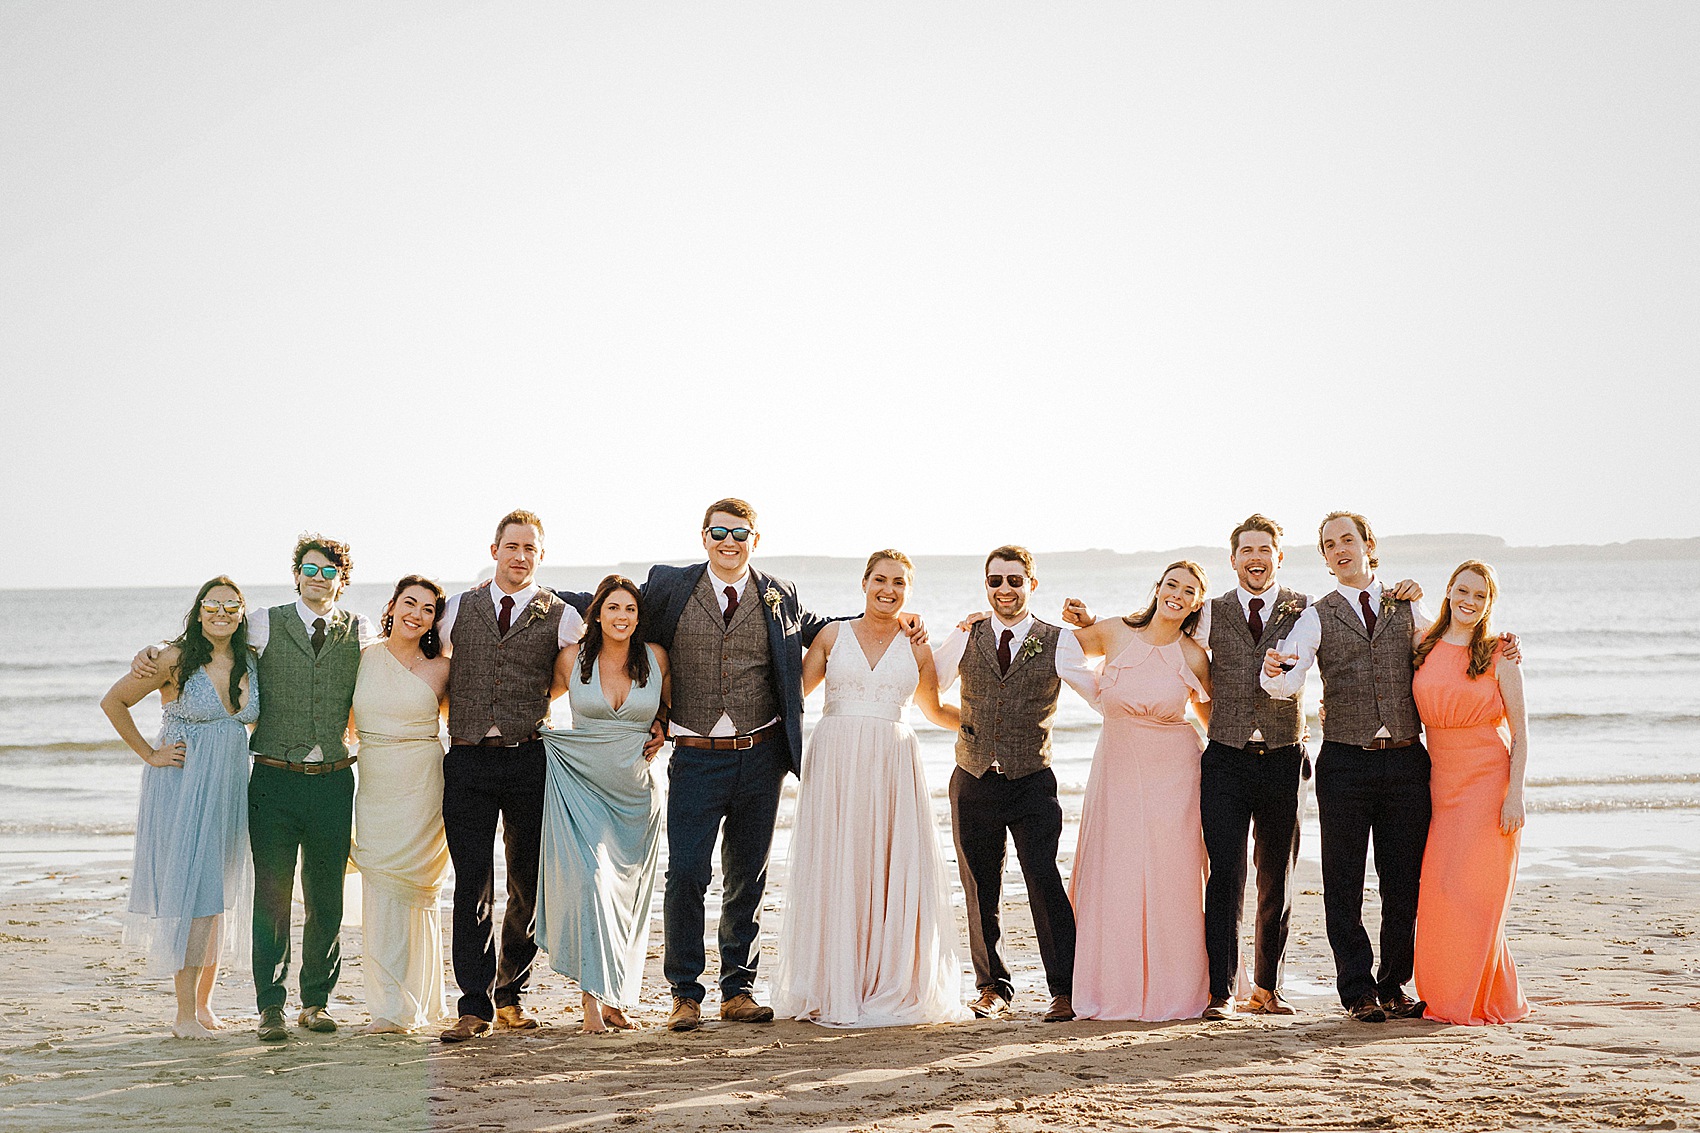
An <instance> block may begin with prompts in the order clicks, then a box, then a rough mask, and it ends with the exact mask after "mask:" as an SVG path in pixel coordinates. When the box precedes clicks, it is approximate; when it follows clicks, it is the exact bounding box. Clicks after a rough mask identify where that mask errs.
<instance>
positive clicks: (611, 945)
mask: <svg viewBox="0 0 1700 1133" xmlns="http://www.w3.org/2000/svg"><path fill="white" fill-rule="evenodd" d="M590 614H591V616H590V619H589V621H588V624H587V625H586V626H585V632H584V639H583V640H582V641H581V642H579V644H577V645H574V646H569V647H568V648H566V649H564V650H562V651H561V655H560V657H559V658H558V659H557V660H556V663H555V682H554V689H553V692H552V695H553V696H559V695H561V693H562V692H563V691H564V692H566V694H567V699H568V703H569V704H571V705H572V710H573V727H572V730H571V731H558V730H546V731H544V733H543V743H544V746H545V748H546V749H547V751H548V753H549V762H548V783H547V786H546V787H545V788H544V795H543V861H542V870H541V875H540V877H539V880H538V885H537V944H538V947H540V948H542V949H543V950H544V951H545V952H547V953H548V954H549V966H550V967H551V968H553V969H554V970H555V971H557V972H559V973H561V974H562V975H563V976H567V977H569V978H571V979H573V980H575V981H577V983H578V985H579V990H580V991H581V992H582V993H583V1001H584V1029H585V1030H586V1031H606V1030H609V1029H610V1028H612V1029H615V1030H630V1029H632V1027H633V1026H634V1024H633V1023H632V1022H631V1020H629V1019H628V1018H627V1017H626V1012H627V1011H630V1010H631V1009H632V1008H633V1007H635V1006H636V1005H637V1002H638V999H639V997H640V989H641V985H642V982H643V963H644V956H645V953H646V952H647V950H648V947H649V905H650V898H651V897H652V896H653V895H654V893H655V867H656V863H657V861H658V860H659V857H660V844H661V813H662V810H663V802H664V800H663V798H662V789H661V784H660V783H659V782H657V780H656V778H655V769H654V767H653V766H652V765H651V763H650V760H649V759H646V758H645V757H644V754H643V746H644V741H645V740H646V739H648V738H649V727H650V724H651V723H652V722H653V721H655V720H656V719H657V718H658V717H659V716H661V715H663V713H664V711H665V706H666V705H667V703H668V692H669V685H668V671H667V654H666V653H665V652H663V651H662V649H661V648H660V647H659V646H655V645H646V644H645V643H644V640H643V633H642V631H641V629H640V627H639V624H638V585H637V583H635V582H633V581H632V580H631V579H629V578H622V577H621V576H619V575H609V576H608V577H607V578H605V579H603V580H602V583H601V585H599V586H598V587H597V588H596V595H595V597H594V598H592V599H591V603H590Z"/></svg>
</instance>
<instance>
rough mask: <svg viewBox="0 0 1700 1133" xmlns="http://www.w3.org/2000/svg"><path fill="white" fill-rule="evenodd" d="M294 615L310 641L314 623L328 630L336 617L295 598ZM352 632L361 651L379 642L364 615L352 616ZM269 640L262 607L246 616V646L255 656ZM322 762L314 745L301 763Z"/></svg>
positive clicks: (321, 754)
mask: <svg viewBox="0 0 1700 1133" xmlns="http://www.w3.org/2000/svg"><path fill="white" fill-rule="evenodd" d="M295 613H296V616H298V617H299V618H300V619H301V625H302V627H303V628H304V629H306V631H307V640H309V641H311V640H312V639H313V623H314V621H316V620H318V619H319V618H323V619H324V620H325V626H326V627H327V629H328V628H329V626H330V624H331V619H332V618H333V617H335V616H336V613H337V608H336V607H335V606H332V607H331V608H330V609H329V610H326V611H325V612H324V613H322V614H316V613H314V612H313V609H312V607H310V606H308V605H307V603H305V602H303V601H302V600H301V599H299V598H297V599H296V600H295ZM354 632H355V633H356V634H357V635H358V636H359V639H360V648H362V649H364V648H366V647H367V646H368V645H371V644H372V643H373V642H375V641H377V640H379V637H378V630H377V627H376V626H374V625H373V624H372V619H371V618H368V617H367V616H366V615H365V614H355V615H354ZM271 639H272V618H271V609H270V608H269V607H262V608H261V609H258V610H254V611H253V612H252V613H250V614H249V615H248V644H249V645H251V646H252V647H253V649H254V652H255V653H256V654H260V653H264V652H265V651H266V643H267V642H269V641H270V640H271ZM324 760H325V753H324V752H323V751H322V750H321V749H320V748H319V745H318V744H314V745H313V750H312V751H310V752H308V753H307V755H306V756H305V757H304V758H303V759H302V760H301V762H303V763H323V762H324Z"/></svg>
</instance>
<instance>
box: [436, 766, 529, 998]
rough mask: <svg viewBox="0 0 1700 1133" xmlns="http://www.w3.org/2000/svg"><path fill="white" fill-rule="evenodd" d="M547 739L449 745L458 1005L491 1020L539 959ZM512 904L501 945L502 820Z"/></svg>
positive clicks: (446, 802)
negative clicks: (539, 878) (498, 885)
mask: <svg viewBox="0 0 1700 1133" xmlns="http://www.w3.org/2000/svg"><path fill="white" fill-rule="evenodd" d="M543 779H544V755H543V741H542V740H532V741H531V742H530V743H524V744H520V745H519V746H518V747H510V748H492V747H471V746H465V745H461V744H456V745H455V746H453V747H451V748H449V752H448V755H447V756H445V757H444V759H443V832H444V834H445V835H446V836H447V838H448V843H449V857H450V859H452V860H453V862H454V867H455V894H454V948H453V952H454V971H455V982H456V983H458V984H459V985H460V1005H459V1011H460V1014H462V1015H476V1016H477V1017H478V1018H480V1019H485V1020H489V1019H493V1018H494V1017H495V1014H496V1011H495V1009H496V1008H497V1007H510V1006H513V1005H515V1004H517V1003H519V997H520V995H521V993H522V992H524V991H525V985H526V981H527V980H529V979H530V978H531V964H532V961H533V960H535V959H536V958H537V940H536V937H535V936H534V935H533V931H534V929H535V927H536V920H537V871H538V865H539V858H540V854H541V847H542V837H543ZM498 817H500V818H501V821H502V843H503V850H504V858H505V861H506V865H507V871H508V904H507V909H506V910H505V911H504V912H503V914H502V931H501V949H500V952H498V950H497V947H496V933H495V929H494V918H495V885H496V846H495V843H496V819H497V818H498Z"/></svg>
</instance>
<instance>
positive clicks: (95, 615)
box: [0, 548, 1700, 854]
mask: <svg viewBox="0 0 1700 1133" xmlns="http://www.w3.org/2000/svg"><path fill="white" fill-rule="evenodd" d="M1291 557H1292V558H1293V559H1294V560H1304V561H1307V562H1313V561H1314V556H1313V555H1311V554H1309V553H1308V549H1307V548H1300V549H1298V550H1296V551H1295V552H1294V553H1293V555H1292V556H1291ZM1455 561H1456V560H1451V559H1449V560H1447V561H1445V562H1437V561H1421V560H1412V561H1409V562H1392V561H1386V562H1383V564H1382V570H1381V576H1382V577H1383V578H1385V579H1388V580H1394V579H1398V578H1402V577H1413V578H1416V579H1417V580H1418V581H1419V582H1421V583H1422V584H1423V585H1424V587H1425V588H1426V589H1427V590H1428V592H1429V594H1430V596H1431V602H1430V604H1431V607H1432V606H1433V605H1435V604H1436V603H1435V601H1434V600H1433V599H1434V598H1437V597H1438V595H1439V593H1440V590H1441V589H1442V587H1444V585H1445V583H1446V578H1447V575H1448V574H1449V573H1450V569H1451V567H1452V566H1453V565H1455ZM1204 565H1205V567H1206V568H1207V570H1209V572H1210V573H1211V576H1212V577H1211V580H1210V581H1211V587H1210V589H1211V591H1212V592H1213V593H1221V592H1222V591H1223V590H1224V589H1226V588H1227V587H1229V586H1230V585H1231V584H1232V582H1233V577H1232V575H1231V573H1230V572H1229V570H1228V568H1227V565H1226V563H1225V562H1224V561H1219V562H1205V564H1204ZM1694 566H1695V564H1694V562H1693V560H1691V559H1673V560H1665V561H1659V560H1652V561H1648V560H1628V559H1626V560H1624V561H1611V560H1604V559H1594V560H1590V561H1558V562H1553V563H1550V564H1540V563H1535V562H1511V563H1508V564H1506V565H1505V566H1504V567H1502V568H1501V572H1500V577H1501V585H1502V589H1503V593H1502V596H1501V600H1500V604H1499V607H1498V609H1497V610H1496V624H1497V625H1498V626H1500V627H1501V628H1505V629H1510V630H1514V631H1515V632H1517V633H1518V634H1519V635H1520V636H1521V638H1522V642H1523V649H1524V653H1525V662H1524V671H1525V674H1526V684H1527V687H1528V695H1529V710H1530V722H1529V726H1530V737H1531V745H1530V760H1529V774H1528V784H1529V786H1528V792H1527V796H1528V804H1529V810H1530V812H1531V815H1532V818H1531V826H1532V827H1533V826H1534V825H1535V824H1536V823H1538V821H1539V816H1540V815H1542V814H1543V813H1545V814H1554V813H1561V812H1574V813H1588V812H1619V815H1620V817H1621V818H1623V819H1625V820H1633V816H1634V815H1635V814H1637V813H1641V814H1646V813H1649V812H1669V811H1673V810H1674V811H1693V810H1700V596H1697V595H1696V591H1695V589H1694V587H1693V586H1692V584H1691V577H1690V576H1691V575H1692V573H1693V569H1694ZM1158 572H1159V567H1149V568H1144V569H1128V568H1126V567H1125V566H1123V567H1119V568H1116V569H1107V568H1099V567H1080V566H1070V567H1066V568H1062V569H1058V570H1055V571H1047V568H1046V564H1045V560H1044V559H1043V557H1041V558H1040V560H1039V563H1038V573H1039V579H1040V588H1039V590H1038V592H1037V593H1036V594H1035V601H1034V607H1035V610H1036V611H1037V612H1038V613H1039V615H1040V616H1041V617H1044V618H1047V619H1049V620H1053V621H1054V620H1057V616H1058V611H1059V609H1060V607H1061V604H1062V600H1063V599H1064V598H1065V597H1069V596H1079V597H1083V598H1085V599H1087V601H1088V602H1089V603H1091V605H1092V607H1093V609H1094V610H1095V611H1096V612H1098V613H1100V614H1120V613H1125V612H1127V611H1129V610H1132V609H1135V608H1142V607H1143V605H1144V602H1145V599H1146V597H1147V596H1148V595H1149V592H1150V587H1151V585H1152V583H1153V582H1154V581H1155V579H1156V577H1157V574H1158ZM601 573H602V572H601V571H600V570H593V569H589V568H584V569H577V570H575V569H567V570H564V571H557V572H554V574H553V577H552V578H551V581H560V582H563V583H565V584H566V585H572V586H578V587H583V588H585V589H589V588H590V586H591V585H593V584H594V582H595V581H596V579H597V578H598V577H600V574H601ZM794 573H795V574H796V581H797V582H798V586H799V592H800V594H801V596H802V598H803V600H804V602H805V603H806V604H807V605H808V606H809V607H810V608H811V609H815V610H818V611H820V612H821V613H824V614H829V615H837V614H849V613H853V612H856V611H858V610H860V608H861V605H862V596H861V591H860V586H859V576H860V572H859V570H857V569H856V567H855V566H854V565H851V564H845V563H843V561H842V560H823V561H821V563H820V564H819V565H814V566H810V567H808V568H804V569H799V570H798V571H796V572H794ZM640 577H641V576H640ZM238 581H244V582H245V581H246V580H238ZM1283 581H1284V582H1285V583H1286V584H1287V585H1289V586H1293V587H1295V588H1297V589H1301V590H1305V591H1307V592H1309V593H1312V594H1317V593H1321V592H1323V591H1324V590H1325V589H1327V587H1328V586H1329V585H1330V584H1331V580H1330V579H1329V578H1328V577H1327V576H1326V575H1325V574H1324V573H1323V572H1322V571H1321V569H1320V567H1317V568H1315V569H1307V568H1305V567H1300V568H1296V569H1295V568H1289V569H1287V570H1286V571H1284V572H1283ZM389 589H390V588H389V585H388V584H380V583H360V584H357V585H355V586H353V587H352V588H351V589H350V591H349V593H348V595H347V596H346V599H345V604H346V605H347V606H349V607H350V608H352V609H355V610H359V611H361V612H364V613H367V614H368V615H371V616H373V617H376V616H377V615H378V613H379V612H380V610H381V608H382V605H383V603H384V601H385V600H386V599H387V598H388V596H389ZM193 597H194V590H193V588H189V587H184V588H171V589H134V590H125V589H109V590H44V591H21V590H14V591H0V849H3V850H5V851H7V852H8V853H11V854H20V853H21V854H27V853H29V852H30V850H31V849H50V848H73V847H78V846H82V845H85V844H90V843H93V842H98V843H102V844H105V845H111V844H112V843H110V842H108V841H107V840H108V839H113V838H126V837H127V836H128V835H130V834H131V832H132V831H133V829H134V823H135V810H136V796H137V789H138V784H139V781H140V776H141V768H142V763H141V761H140V760H139V759H138V758H137V757H136V756H135V755H134V754H133V753H132V752H131V751H130V750H129V749H128V748H126V747H125V746H124V745H123V744H122V743H120V742H119V740H118V738H117V736H116V734H115V733H114V732H113V730H112V728H111V726H110V725H109V724H108V722H107V720H106V718H105V716H104V715H103V714H102V713H101V711H100V708H99V704H98V702H99V700H100V697H101V695H102V694H103V693H104V692H105V690H106V689H107V688H108V687H109V686H110V685H111V684H112V682H113V681H114V680H116V679H117V678H118V677H119V676H120V675H121V674H122V673H123V672H124V670H125V668H126V667H127V665H128V659H129V658H130V656H131V655H132V654H134V653H135V651H136V650H137V649H139V648H140V647H141V646H143V645H145V644H147V643H149V642H152V641H158V640H161V639H163V638H167V637H170V636H172V635H174V634H175V633H176V632H177V631H178V630H179V629H180V628H181V626H182V621H183V616H184V613H185V611H186V610H187V609H188V606H189V603H190V601H191V600H192V599H193ZM248 597H249V601H250V604H251V605H254V606H259V605H270V604H275V603H278V602H282V601H286V600H288V599H289V598H290V597H291V594H290V592H289V590H288V589H287V587H283V586H262V585H250V586H249V589H248ZM984 605H985V602H984V596H983V592H982V591H981V589H980V584H979V577H978V571H976V570H974V569H972V567H964V568H961V569H955V570H951V571H942V572H933V573H932V574H931V575H929V573H928V572H927V571H926V570H923V571H922V572H921V573H920V574H919V576H918V577H917V578H916V580H915V588H914V592H913V596H912V599H911V608H912V609H914V610H915V611H917V612H919V613H920V614H922V615H923V616H924V617H925V618H926V619H927V622H928V625H929V628H930V629H931V631H932V632H933V633H934V634H935V635H942V634H944V633H945V632H947V631H948V629H949V627H950V626H951V625H952V624H953V623H954V622H955V621H956V620H957V619H958V618H960V617H961V616H963V615H964V614H967V613H969V612H971V611H973V610H977V609H980V608H982V607H983V606H984ZM1319 691H1320V690H1319V687H1318V686H1317V684H1316V682H1315V679H1314V677H1313V686H1312V688H1311V689H1310V691H1309V693H1308V694H1307V703H1308V704H1309V706H1310V709H1311V711H1312V713H1313V714H1314V711H1315V704H1316V698H1317V694H1318V692H1319ZM1062 697H1063V699H1062V703H1061V707H1060V710H1059V713H1058V717H1057V730H1056V744H1055V766H1056V771H1057V775H1058V779H1059V781H1060V783H1061V785H1062V792H1063V800H1064V807H1065V810H1066V811H1067V813H1068V816H1069V818H1070V819H1071V820H1077V819H1078V817H1079V809H1080V801H1081V796H1082V793H1083V791H1084V789H1085V785H1086V778H1087V773H1088V771H1089V769H1090V765H1091V758H1092V751H1093V746H1094V744H1095V742H1096V739H1097V732H1098V721H1097V717H1096V715H1095V714H1094V713H1093V712H1092V711H1091V710H1090V709H1088V708H1087V707H1086V705H1085V703H1084V702H1083V701H1081V700H1080V699H1079V698H1078V697H1076V696H1075V695H1074V693H1073V692H1071V691H1069V690H1068V689H1066V688H1065V689H1064V691H1063V693H1062ZM808 707H809V712H810V717H811V719H812V718H813V717H815V716H817V715H818V713H819V709H820V695H819V693H817V694H816V696H815V697H813V698H811V700H810V703H809V706H808ZM562 710H563V711H564V705H563V706H562ZM913 715H914V716H915V720H914V722H915V724H916V727H917V730H918V731H919V732H920V734H921V738H922V750H923V757H924V760H925V763H926V769H927V775H928V779H929V782H930V784H931V786H932V790H933V794H934V798H935V802H936V803H937V805H938V807H939V810H940V814H941V817H942V816H945V815H947V814H948V804H947V803H946V801H945V785H946V782H947V780H948V777H949V774H950V768H951V766H952V764H953V759H952V755H951V746H950V744H951V739H952V737H951V736H950V735H949V734H948V733H945V732H943V731H940V730H939V729H936V728H933V727H932V726H931V725H928V724H926V723H925V722H924V721H921V720H920V718H919V714H918V713H914V714H913ZM136 716H137V719H138V722H139V723H140V724H141V726H142V731H143V733H144V734H149V735H151V734H152V733H153V732H154V730H155V729H156V728H157V726H158V719H159V704H158V700H157V698H150V700H149V701H147V702H144V703H143V704H142V705H140V706H138V708H137V709H136ZM1312 731H1313V734H1314V735H1316V736H1318V737H1319V736H1320V734H1321V730H1320V728H1319V727H1318V726H1317V725H1316V723H1315V720H1314V716H1313V720H1312ZM1315 746H1316V744H1315V741H1313V743H1312V749H1313V750H1314V749H1315ZM793 790H794V783H793ZM791 807H792V803H791V802H790V801H787V803H786V804H785V807H784V809H783V810H782V813H781V821H782V823H786V822H788V820H789V814H790V811H791ZM1684 825H1686V824H1684ZM1070 826H1071V830H1070V833H1069V836H1068V838H1067V839H1066V841H1067V843H1068V844H1069V845H1068V846H1065V849H1066V848H1069V847H1070V846H1071V845H1072V840H1073V832H1072V826H1073V823H1072V822H1071V824H1070ZM1312 846H1313V847H1314V842H1313V843H1312Z"/></svg>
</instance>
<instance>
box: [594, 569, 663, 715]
mask: <svg viewBox="0 0 1700 1133" xmlns="http://www.w3.org/2000/svg"><path fill="white" fill-rule="evenodd" d="M621 590H624V591H625V592H626V593H627V594H630V595H631V596H632V601H634V602H636V603H637V604H638V621H637V625H635V626H633V627H632V637H631V645H630V647H629V648H630V652H629V653H627V654H626V675H627V676H628V677H630V678H631V679H632V684H634V685H637V686H638V687H640V688H641V687H643V686H644V685H647V684H648V683H649V650H648V649H647V648H645V647H644V636H643V597H642V591H640V590H639V589H638V584H637V583H635V582H633V581H632V580H631V579H629V578H627V577H626V576H625V575H622V574H611V575H609V576H608V577H607V578H604V579H603V580H602V581H601V582H599V583H597V584H596V594H595V596H594V597H592V598H591V600H590V605H589V606H588V607H586V608H585V613H586V614H588V615H589V616H588V617H586V618H585V619H584V637H583V638H582V639H580V642H579V647H578V672H579V680H581V681H582V682H584V683H585V684H589V683H590V671H591V669H592V668H594V667H595V665H596V657H597V654H599V653H601V652H602V603H604V602H606V601H607V600H608V596H609V595H610V594H616V593H618V592H619V591H621Z"/></svg>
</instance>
